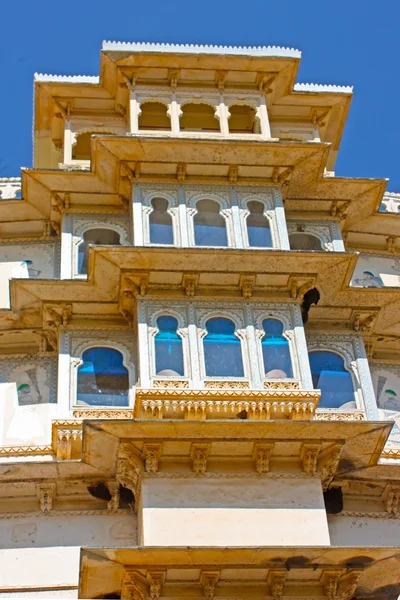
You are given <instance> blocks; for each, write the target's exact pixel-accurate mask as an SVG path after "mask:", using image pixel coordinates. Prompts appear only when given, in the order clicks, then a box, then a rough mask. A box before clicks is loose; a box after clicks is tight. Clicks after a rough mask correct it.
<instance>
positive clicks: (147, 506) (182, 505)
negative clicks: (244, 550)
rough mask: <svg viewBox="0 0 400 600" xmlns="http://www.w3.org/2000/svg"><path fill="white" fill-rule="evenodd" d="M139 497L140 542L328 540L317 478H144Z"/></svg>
mask: <svg viewBox="0 0 400 600" xmlns="http://www.w3.org/2000/svg"><path fill="white" fill-rule="evenodd" d="M141 502H142V509H141V511H139V516H138V518H139V529H140V534H139V537H140V539H141V543H142V544H143V545H149V546H258V545H260V546H281V545H282V546H286V545H302V544H303V545H310V546H313V545H316V546H318V545H329V544H330V541H329V531H328V523H327V519H326V512H325V507H324V502H323V496H322V490H321V484H320V481H319V480H316V479H308V480H304V479H300V478H299V479H286V480H284V479H280V480H278V479H258V478H257V479H256V478H254V479H246V480H243V479H239V478H234V479H229V480H221V479H218V480H217V479H196V480H193V479H183V480H178V479H174V480H167V479H145V480H144V481H143V487H142V499H141Z"/></svg>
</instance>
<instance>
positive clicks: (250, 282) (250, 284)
mask: <svg viewBox="0 0 400 600" xmlns="http://www.w3.org/2000/svg"><path fill="white" fill-rule="evenodd" d="M256 277H257V276H256V275H240V278H239V288H240V290H241V291H242V296H243V298H251V297H252V295H253V291H254V286H255V283H256Z"/></svg>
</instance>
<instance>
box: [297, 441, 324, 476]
mask: <svg viewBox="0 0 400 600" xmlns="http://www.w3.org/2000/svg"><path fill="white" fill-rule="evenodd" d="M320 450H321V446H320V445H319V444H303V447H302V449H301V455H300V460H301V462H302V465H303V471H304V473H305V474H306V475H307V476H308V477H313V476H314V475H316V473H317V465H318V456H319V453H320Z"/></svg>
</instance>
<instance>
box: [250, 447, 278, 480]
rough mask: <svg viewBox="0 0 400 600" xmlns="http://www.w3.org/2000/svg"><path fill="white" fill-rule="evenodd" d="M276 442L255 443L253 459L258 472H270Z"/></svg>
mask: <svg viewBox="0 0 400 600" xmlns="http://www.w3.org/2000/svg"><path fill="white" fill-rule="evenodd" d="M273 449H274V444H254V450H253V460H254V464H255V467H256V471H257V473H259V474H260V475H261V474H262V473H268V471H269V461H270V458H271V454H272V452H273Z"/></svg>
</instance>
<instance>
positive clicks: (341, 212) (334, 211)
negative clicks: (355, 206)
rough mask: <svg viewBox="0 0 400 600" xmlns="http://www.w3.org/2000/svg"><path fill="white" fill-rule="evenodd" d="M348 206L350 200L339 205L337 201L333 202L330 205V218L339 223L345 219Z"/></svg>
mask: <svg viewBox="0 0 400 600" xmlns="http://www.w3.org/2000/svg"><path fill="white" fill-rule="evenodd" d="M349 206H350V200H347V201H346V202H341V203H340V204H339V201H338V200H333V201H332V205H331V217H336V218H337V219H339V220H340V221H341V220H342V219H345V218H346V217H347V211H348V208H349Z"/></svg>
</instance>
